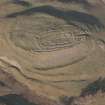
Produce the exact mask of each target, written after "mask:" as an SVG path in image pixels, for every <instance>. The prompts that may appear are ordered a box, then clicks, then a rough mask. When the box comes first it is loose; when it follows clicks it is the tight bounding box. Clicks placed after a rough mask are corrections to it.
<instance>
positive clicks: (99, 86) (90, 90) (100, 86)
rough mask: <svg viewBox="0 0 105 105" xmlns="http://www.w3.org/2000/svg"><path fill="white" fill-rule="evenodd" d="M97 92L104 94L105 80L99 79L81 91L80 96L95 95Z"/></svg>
mask: <svg viewBox="0 0 105 105" xmlns="http://www.w3.org/2000/svg"><path fill="white" fill-rule="evenodd" d="M98 91H101V92H105V78H104V79H102V78H99V79H98V80H96V81H94V82H93V83H91V84H89V85H88V86H87V87H86V88H84V89H83V90H82V93H81V96H86V95H95V94H96V93H97V92H98Z"/></svg>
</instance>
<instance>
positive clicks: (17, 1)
mask: <svg viewBox="0 0 105 105" xmlns="http://www.w3.org/2000/svg"><path fill="white" fill-rule="evenodd" d="M11 3H14V4H17V5H22V6H25V7H29V6H32V4H31V3H29V2H27V1H23V0H11Z"/></svg>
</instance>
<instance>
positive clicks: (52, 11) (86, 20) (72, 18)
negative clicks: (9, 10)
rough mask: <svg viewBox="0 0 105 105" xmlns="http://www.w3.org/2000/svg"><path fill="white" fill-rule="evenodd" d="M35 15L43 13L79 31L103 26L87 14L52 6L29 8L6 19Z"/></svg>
mask: <svg viewBox="0 0 105 105" xmlns="http://www.w3.org/2000/svg"><path fill="white" fill-rule="evenodd" d="M35 13H44V14H48V15H51V16H54V17H56V18H60V19H63V20H65V21H66V22H67V23H68V24H70V25H75V26H77V27H79V28H81V29H84V27H86V28H87V27H88V28H89V29H90V30H91V29H94V28H99V29H103V28H104V25H103V24H102V23H101V22H100V20H99V19H98V18H96V17H94V16H92V15H89V14H87V13H83V12H78V11H62V10H60V9H57V8H55V7H52V6H47V5H46V6H40V7H34V8H30V9H27V10H24V11H21V12H16V13H13V14H9V15H7V16H6V18H15V17H17V16H24V15H27V16H29V15H32V14H35Z"/></svg>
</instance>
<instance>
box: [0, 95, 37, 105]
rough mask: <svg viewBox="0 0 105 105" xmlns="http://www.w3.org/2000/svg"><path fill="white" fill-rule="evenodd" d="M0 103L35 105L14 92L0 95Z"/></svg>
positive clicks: (7, 104) (6, 104)
mask: <svg viewBox="0 0 105 105" xmlns="http://www.w3.org/2000/svg"><path fill="white" fill-rule="evenodd" d="M0 103H2V104H3V105H4V104H5V105H36V104H33V103H30V102H28V101H27V100H26V99H24V98H22V97H21V96H19V95H15V94H9V95H5V96H0Z"/></svg>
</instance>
